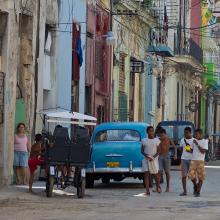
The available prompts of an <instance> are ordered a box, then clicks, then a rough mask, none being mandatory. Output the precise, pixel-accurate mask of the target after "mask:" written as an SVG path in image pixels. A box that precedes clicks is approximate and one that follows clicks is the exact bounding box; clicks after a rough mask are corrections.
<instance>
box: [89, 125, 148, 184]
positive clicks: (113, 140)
mask: <svg viewBox="0 0 220 220" xmlns="http://www.w3.org/2000/svg"><path fill="white" fill-rule="evenodd" d="M147 127H148V124H146V123H134V122H123V123H121V122H120V123H119V122H118V123H103V124H101V125H98V126H97V127H96V128H95V130H94V132H93V135H92V138H91V147H92V151H91V152H92V153H91V160H90V161H91V162H90V164H89V165H88V167H87V169H86V185H87V187H93V185H94V181H95V180H99V179H101V180H102V182H103V183H109V182H110V180H111V179H113V180H114V181H122V180H123V179H124V178H126V177H134V178H139V179H143V172H142V159H143V155H142V154H141V139H143V138H145V137H146V136H147V132H146V129H147Z"/></svg>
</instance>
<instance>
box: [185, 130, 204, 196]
mask: <svg viewBox="0 0 220 220" xmlns="http://www.w3.org/2000/svg"><path fill="white" fill-rule="evenodd" d="M207 150H208V141H207V140H205V139H203V132H202V130H201V129H197V130H196V131H195V139H194V141H193V154H192V160H191V162H190V168H189V174H188V176H189V178H190V179H191V181H192V182H193V186H194V196H195V197H199V196H200V191H201V188H202V184H203V181H204V180H205V175H206V173H205V162H204V160H205V153H206V151H207Z"/></svg>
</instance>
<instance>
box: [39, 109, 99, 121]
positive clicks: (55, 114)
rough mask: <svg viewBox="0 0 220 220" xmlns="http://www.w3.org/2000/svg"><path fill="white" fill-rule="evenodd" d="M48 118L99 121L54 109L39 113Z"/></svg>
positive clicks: (79, 114)
mask: <svg viewBox="0 0 220 220" xmlns="http://www.w3.org/2000/svg"><path fill="white" fill-rule="evenodd" d="M39 113H40V114H41V115H44V116H46V117H48V118H60V119H72V120H86V121H97V119H96V118H95V117H93V116H90V115H84V114H81V113H78V112H71V111H67V110H62V109H54V110H53V109H52V110H45V111H40V112H39Z"/></svg>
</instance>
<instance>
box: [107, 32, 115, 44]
mask: <svg viewBox="0 0 220 220" xmlns="http://www.w3.org/2000/svg"><path fill="white" fill-rule="evenodd" d="M106 43H107V45H111V46H112V45H115V43H116V38H115V37H114V35H113V32H112V31H108V33H107V35H106Z"/></svg>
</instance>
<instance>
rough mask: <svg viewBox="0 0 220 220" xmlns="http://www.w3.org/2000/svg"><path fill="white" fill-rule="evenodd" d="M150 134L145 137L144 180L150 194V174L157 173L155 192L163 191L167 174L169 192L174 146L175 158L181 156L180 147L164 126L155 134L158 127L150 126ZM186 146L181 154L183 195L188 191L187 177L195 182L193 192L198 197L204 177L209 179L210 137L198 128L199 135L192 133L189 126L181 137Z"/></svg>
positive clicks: (148, 131) (143, 145) (182, 145)
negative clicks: (207, 174) (207, 173)
mask: <svg viewBox="0 0 220 220" xmlns="http://www.w3.org/2000/svg"><path fill="white" fill-rule="evenodd" d="M147 134H148V137H147V138H144V139H143V140H142V150H141V152H142V154H143V155H144V159H143V161H142V168H143V172H144V183H145V187H146V195H147V196H149V195H150V187H149V180H150V176H154V178H155V182H156V190H153V191H155V192H158V193H161V192H162V189H161V186H160V180H161V174H162V173H163V171H165V174H166V184H167V185H166V192H169V191H170V164H171V161H170V154H169V150H170V146H171V147H173V148H174V157H173V158H174V160H176V159H177V148H176V145H175V144H174V142H173V141H172V140H171V139H170V138H169V137H168V135H167V134H166V130H165V129H163V128H160V129H159V130H158V133H157V135H155V132H154V128H153V127H152V126H149V127H148V128H147ZM180 147H181V148H182V156H181V175H182V187H183V192H182V193H181V194H180V196H186V195H187V188H186V182H187V177H188V178H189V179H190V180H191V181H192V183H193V193H194V196H195V197H199V196H200V191H201V188H202V184H203V181H204V180H205V175H206V174H205V163H204V159H205V153H206V151H207V150H208V141H207V140H205V139H203V131H202V130H201V129H197V130H196V131H195V137H192V130H191V128H190V127H186V128H185V130H184V137H183V138H182V140H181V141H180Z"/></svg>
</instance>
